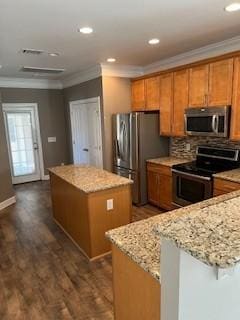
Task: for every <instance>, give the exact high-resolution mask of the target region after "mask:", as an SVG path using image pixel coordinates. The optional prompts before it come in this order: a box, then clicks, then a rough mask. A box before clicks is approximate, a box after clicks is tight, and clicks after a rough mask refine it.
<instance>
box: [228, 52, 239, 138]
mask: <svg viewBox="0 0 240 320" xmlns="http://www.w3.org/2000/svg"><path fill="white" fill-rule="evenodd" d="M230 139H231V140H240V57H238V58H235V60H234V80H233V101H232V116H231V132H230Z"/></svg>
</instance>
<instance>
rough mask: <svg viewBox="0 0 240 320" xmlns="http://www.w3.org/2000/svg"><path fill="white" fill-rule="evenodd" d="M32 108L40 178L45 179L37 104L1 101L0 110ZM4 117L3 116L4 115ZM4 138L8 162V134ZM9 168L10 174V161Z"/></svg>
mask: <svg viewBox="0 0 240 320" xmlns="http://www.w3.org/2000/svg"><path fill="white" fill-rule="evenodd" d="M24 107H27V108H33V110H34V114H35V122H36V135H37V140H38V155H39V169H40V179H41V180H46V175H45V173H44V161H43V149H42V138H41V131H40V122H39V115H38V104H37V103H2V110H3V112H4V111H8V110H12V109H17V108H24ZM4 118H5V116H4ZM6 129H7V128H6V124H5V132H6ZM6 139H7V144H8V157H9V162H10V159H11V155H10V154H9V152H10V146H9V139H8V135H7V134H6ZM10 168H11V174H12V165H11V163H10Z"/></svg>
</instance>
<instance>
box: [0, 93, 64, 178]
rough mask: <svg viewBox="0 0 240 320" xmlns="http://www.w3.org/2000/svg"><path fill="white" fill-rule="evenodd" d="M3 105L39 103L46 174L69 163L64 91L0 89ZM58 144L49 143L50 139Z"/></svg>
mask: <svg viewBox="0 0 240 320" xmlns="http://www.w3.org/2000/svg"><path fill="white" fill-rule="evenodd" d="M0 92H1V95H2V103H37V104H38V113H39V122H40V131H41V138H42V147H43V158H44V166H45V174H47V170H46V169H47V168H48V167H51V166H55V165H60V164H61V163H68V162H69V155H68V146H67V139H66V118H65V108H64V99H63V91H62V90H45V89H12V88H0ZM52 136H54V137H56V138H57V142H56V143H48V141H47V138H48V137H52Z"/></svg>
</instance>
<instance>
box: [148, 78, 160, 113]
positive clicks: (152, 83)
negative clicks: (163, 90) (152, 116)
mask: <svg viewBox="0 0 240 320" xmlns="http://www.w3.org/2000/svg"><path fill="white" fill-rule="evenodd" d="M145 90H146V91H145V92H146V110H159V77H152V78H148V79H146V80H145Z"/></svg>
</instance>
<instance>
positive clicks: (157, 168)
mask: <svg viewBox="0 0 240 320" xmlns="http://www.w3.org/2000/svg"><path fill="white" fill-rule="evenodd" d="M147 170H149V171H153V172H156V173H160V174H162V175H165V176H172V169H171V168H170V167H168V166H164V165H161V164H155V163H148V164H147Z"/></svg>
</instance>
